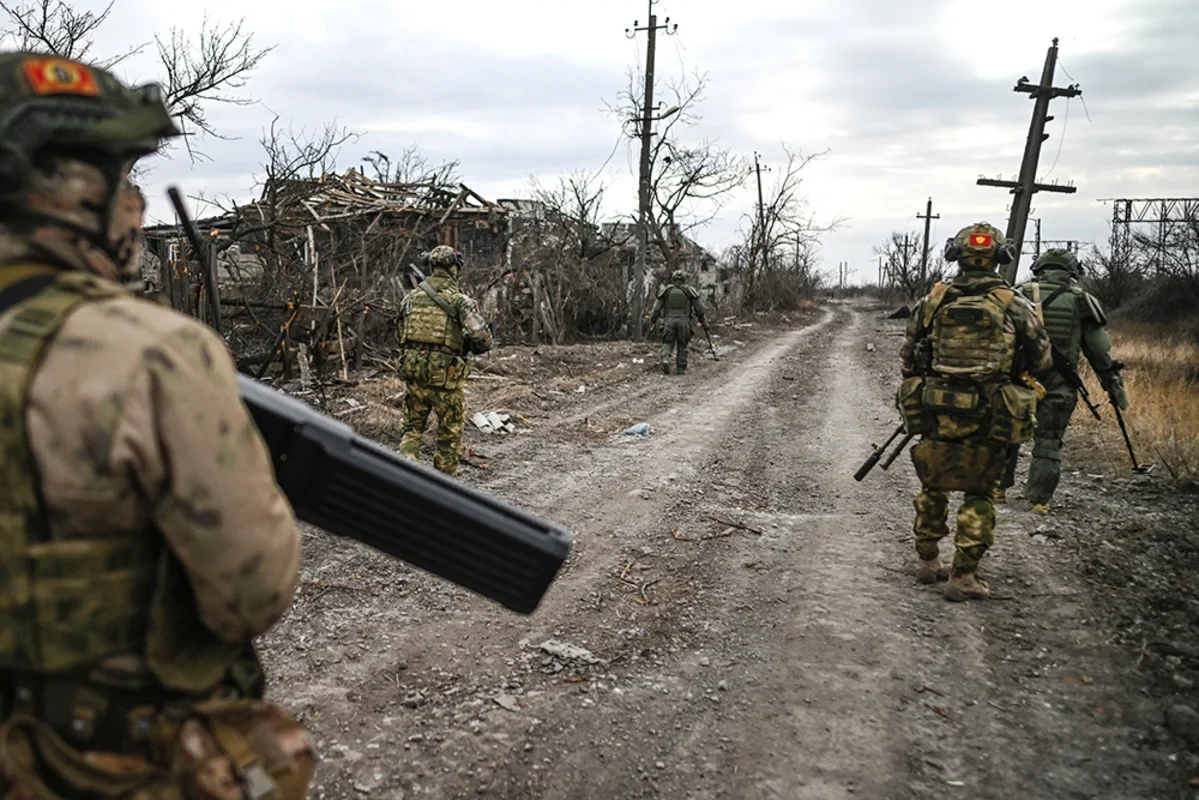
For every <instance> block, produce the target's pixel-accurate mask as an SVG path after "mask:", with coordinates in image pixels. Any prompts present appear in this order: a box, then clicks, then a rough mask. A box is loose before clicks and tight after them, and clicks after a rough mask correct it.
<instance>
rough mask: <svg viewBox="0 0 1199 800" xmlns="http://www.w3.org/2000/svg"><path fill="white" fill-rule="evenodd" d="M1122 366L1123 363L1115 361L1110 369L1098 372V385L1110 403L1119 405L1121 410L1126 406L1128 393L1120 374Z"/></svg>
mask: <svg viewBox="0 0 1199 800" xmlns="http://www.w3.org/2000/svg"><path fill="white" fill-rule="evenodd" d="M1123 367H1124V365H1123V364H1121V363H1120V362H1119V361H1116V362H1114V363H1113V364H1112V368H1111V369H1110V370H1108V371H1107V372H1101V373H1099V383H1100V385H1101V386H1103V390H1104V391H1105V392H1107V396H1108V397H1110V398H1111V399H1112V404H1113V405H1115V406H1117V407H1119V409H1120V410H1121V411H1124V410H1126V409H1127V408H1128V393H1127V392H1126V391H1124V378H1123V376H1121V375H1120V370H1121V369H1122V368H1123Z"/></svg>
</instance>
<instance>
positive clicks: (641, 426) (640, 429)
mask: <svg viewBox="0 0 1199 800" xmlns="http://www.w3.org/2000/svg"><path fill="white" fill-rule="evenodd" d="M624 435H625V436H642V437H645V436H649V423H648V422H638V423H637V424H636V425H634V426H633V427H631V428H627V429H626V430H625V432H624Z"/></svg>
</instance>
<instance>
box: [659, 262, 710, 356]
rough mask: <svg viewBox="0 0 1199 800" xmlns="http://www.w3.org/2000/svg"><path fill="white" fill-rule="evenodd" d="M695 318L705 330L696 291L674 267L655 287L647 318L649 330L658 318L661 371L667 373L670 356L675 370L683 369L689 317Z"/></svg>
mask: <svg viewBox="0 0 1199 800" xmlns="http://www.w3.org/2000/svg"><path fill="white" fill-rule="evenodd" d="M692 315H694V316H695V317H696V319H698V320H699V324H700V327H702V328H703V329H704V330H705V331H706V330H708V323H707V321H706V320H705V319H704V304H703V301H701V300H700V299H699V291H698V290H697V289H696V288H695V287H694V286H688V285H687V273H685V272H683V271H682V270H681V269H676V270H675V271H674V272H673V273H672V274H671V276H670V283H668V284H666V285H665V286H663V287H662V288H661V289H659V290H658V297H657V299H656V300H655V301H654V309H653V312H652V313H651V314H650V317H649V327H650V328H651V329H652V328H653V327H654V323H655V322H657V321H658V317H659V316H661V317H662V349H661V353H660V355H659V361H660V363H661V365H662V374H664V375H669V374H670V357H671V356H672V355H674V358H675V365H676V366H677V368H678V373H679V374H680V375H682V374H683V373H684V372H686V371H687V346H688V345H689V344H690V343H691V333H692V331H691V317H692Z"/></svg>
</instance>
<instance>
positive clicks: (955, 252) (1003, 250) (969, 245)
mask: <svg viewBox="0 0 1199 800" xmlns="http://www.w3.org/2000/svg"><path fill="white" fill-rule="evenodd" d="M944 257H945V260H946V261H949V262H954V261H960V262H963V263H966V264H968V265H972V266H982V265H983V264H984V263H986V262H990V261H994V262H995V263H996V264H1011V263H1012V262H1013V261H1015V260H1016V248H1014V247H1013V246H1012V245H1011V243H1010V242H1008V241H1007V240H1006V239H1004V238H1003V234H1002V233H1000V232H999V230H998V229H997V228H995V227H994V226H993V225H991V224H990V223H987V222H978V223H975V224H974V225H968V226H966V227H965V228H962V229H961V230H960V231H958V233H957V235H956V236H951V237H949V238H948V239H946V240H945V253H944ZM972 262H973V263H972Z"/></svg>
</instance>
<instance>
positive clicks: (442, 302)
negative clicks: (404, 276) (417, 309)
mask: <svg viewBox="0 0 1199 800" xmlns="http://www.w3.org/2000/svg"><path fill="white" fill-rule="evenodd" d="M417 288H418V289H420V290H421V291H422V292H424V293H425V294H427V295H429V298H430V299H431V300H432V301H433V302H434V303H436V304H437V307H438V308H440V309H441V310H442V311H444V312H445V313H446V316H447V317H449V318H450V319H452V320H454V322H457V323H458V324H459V325H461V324H462V321H461V320H460V319H458V312H457V311H455V310H454V307H453V306H451V305H450V304H449V303H447V302H446V299H445V298H444V297H442V296H441V295H439V294H438V293H437V290H436V289H434V288H433V287H432V286H430V285H429V282H428V281H421V282H420V284H418V285H417Z"/></svg>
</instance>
